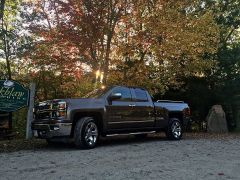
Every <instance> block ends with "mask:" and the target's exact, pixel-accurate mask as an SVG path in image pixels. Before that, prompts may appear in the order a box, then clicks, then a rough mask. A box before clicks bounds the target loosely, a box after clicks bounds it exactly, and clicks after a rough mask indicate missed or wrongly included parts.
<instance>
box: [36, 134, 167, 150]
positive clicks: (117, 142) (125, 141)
mask: <svg viewBox="0 0 240 180" xmlns="http://www.w3.org/2000/svg"><path fill="white" fill-rule="evenodd" d="M154 141H168V139H167V138H166V137H165V136H160V135H148V137H146V138H136V137H134V136H132V135H129V136H115V137H105V138H100V140H99V143H98V145H97V147H96V148H99V147H101V148H103V147H109V146H111V147H112V146H122V145H131V144H133V145H136V144H143V143H150V142H154ZM39 150H46V151H79V150H83V151H84V150H87V149H77V148H76V147H75V146H74V144H73V143H71V142H68V143H66V142H54V143H52V144H47V145H46V147H44V148H42V149H39Z"/></svg>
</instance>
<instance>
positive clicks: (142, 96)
mask: <svg viewBox="0 0 240 180" xmlns="http://www.w3.org/2000/svg"><path fill="white" fill-rule="evenodd" d="M134 92H135V95H136V100H137V101H148V97H147V93H146V91H145V90H143V89H140V88H135V89H134Z"/></svg>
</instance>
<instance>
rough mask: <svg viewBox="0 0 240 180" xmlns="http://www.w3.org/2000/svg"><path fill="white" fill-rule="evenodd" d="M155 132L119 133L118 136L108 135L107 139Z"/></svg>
mask: <svg viewBox="0 0 240 180" xmlns="http://www.w3.org/2000/svg"><path fill="white" fill-rule="evenodd" d="M153 133H156V131H144V132H134V133H120V134H108V135H107V137H112V136H127V135H137V134H153Z"/></svg>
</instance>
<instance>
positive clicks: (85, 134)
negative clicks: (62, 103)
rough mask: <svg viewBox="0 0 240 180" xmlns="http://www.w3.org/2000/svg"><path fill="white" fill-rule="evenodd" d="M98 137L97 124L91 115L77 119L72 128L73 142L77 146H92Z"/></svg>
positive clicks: (88, 147)
mask: <svg viewBox="0 0 240 180" xmlns="http://www.w3.org/2000/svg"><path fill="white" fill-rule="evenodd" d="M98 138H99V131H98V126H97V124H96V122H95V121H94V119H93V118H92V117H84V118H81V119H79V120H78V121H77V123H76V125H75V128H74V143H75V145H76V147H77V148H87V149H90V148H94V147H95V146H96V144H97V141H98Z"/></svg>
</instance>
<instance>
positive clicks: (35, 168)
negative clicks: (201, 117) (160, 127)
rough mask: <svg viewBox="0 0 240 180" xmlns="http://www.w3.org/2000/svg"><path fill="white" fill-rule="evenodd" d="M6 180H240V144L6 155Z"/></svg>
mask: <svg viewBox="0 0 240 180" xmlns="http://www.w3.org/2000/svg"><path fill="white" fill-rule="evenodd" d="M0 162H1V163H0V179H1V180H5V179H9V180H14V179H17V180H20V179H24V180H28V179H41V180H44V179H46V180H49V179H51V180H52V179H63V180H67V179H109V180H116V179H171V180H172V179H178V180H179V179H183V180H187V179H189V180H193V179H218V180H219V179H236V180H237V179H240V139H239V138H224V139H223V138H220V139H217V140H214V139H212V138H210V139H202V138H185V139H183V140H181V141H167V140H166V139H165V138H163V137H153V136H152V137H148V138H146V139H145V140H137V139H135V138H133V137H120V138H112V139H107V140H104V141H101V143H100V145H99V146H98V147H97V148H96V149H92V150H76V149H75V148H74V147H72V146H71V145H58V146H57V147H46V148H43V149H40V150H37V151H19V152H13V153H1V154H0Z"/></svg>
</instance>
